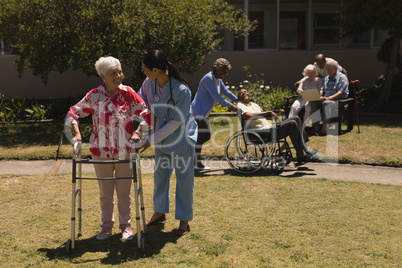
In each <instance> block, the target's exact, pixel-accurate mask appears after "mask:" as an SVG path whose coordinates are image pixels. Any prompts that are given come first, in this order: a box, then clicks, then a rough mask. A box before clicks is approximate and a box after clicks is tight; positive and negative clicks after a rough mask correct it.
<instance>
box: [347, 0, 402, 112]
mask: <svg viewBox="0 0 402 268" xmlns="http://www.w3.org/2000/svg"><path fill="white" fill-rule="evenodd" d="M401 14H402V1H401V0H350V1H345V6H344V8H343V10H342V17H341V26H342V28H343V29H344V34H345V37H346V36H350V35H353V34H356V33H361V32H365V31H369V30H371V29H380V30H387V31H388V32H389V34H390V36H391V37H392V38H391V40H390V44H391V46H390V47H391V49H390V54H389V58H388V62H387V68H386V70H385V83H384V86H383V87H382V89H381V94H380V98H379V105H380V107H382V108H384V107H386V105H387V104H388V101H389V98H390V95H391V89H392V82H393V78H394V74H395V73H396V71H397V69H398V68H397V57H398V53H399V46H400V42H401V37H402V15H401Z"/></svg>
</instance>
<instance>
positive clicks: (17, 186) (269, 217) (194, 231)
mask: <svg viewBox="0 0 402 268" xmlns="http://www.w3.org/2000/svg"><path fill="white" fill-rule="evenodd" d="M90 175H93V174H90ZM143 181H144V183H143V184H144V198H145V209H146V210H145V211H146V215H147V217H150V215H151V214H152V189H153V180H152V174H147V175H144V176H143ZM171 183H172V185H171V189H172V190H171V191H172V192H171V196H172V202H171V204H170V206H171V213H170V214H168V221H167V222H166V224H165V225H159V226H153V227H151V228H149V229H148V233H147V234H146V236H145V241H146V252H145V253H141V251H140V250H139V249H138V248H137V245H136V238H135V240H134V241H135V242H125V243H124V242H122V241H121V240H120V237H121V234H120V232H119V230H118V228H117V224H116V226H115V227H114V233H113V235H112V237H110V238H109V239H107V240H105V241H96V240H95V237H94V236H95V235H96V234H97V232H98V231H99V229H100V228H99V224H100V214H101V213H100V208H99V201H98V194H99V192H98V188H97V183H96V182H94V181H84V182H83V236H82V237H80V238H78V240H77V241H76V248H75V250H74V251H73V253H72V254H71V255H68V254H67V253H66V251H65V248H64V243H65V242H66V241H67V239H69V238H70V232H71V231H70V230H71V229H70V215H71V178H70V175H38V176H4V175H3V176H0V203H1V204H2V214H1V220H0V228H1V229H0V230H1V231H0V252H1V254H0V263H1V265H0V266H1V267H99V266H100V265H103V266H105V267H112V266H119V267H398V266H399V265H400V264H401V263H402V247H401V239H400V238H401V235H402V232H401V220H402V217H401V216H402V215H401V203H402V195H401V188H400V187H398V186H390V185H379V184H365V183H355V182H340V181H328V180H325V179H299V178H280V177H274V176H268V177H267V176H253V177H243V176H229V175H225V176H205V177H196V181H195V193H194V200H195V204H194V207H195V209H194V220H193V221H192V222H191V223H190V224H191V232H190V233H189V234H188V235H186V236H184V237H182V238H180V239H177V238H176V236H175V233H174V231H175V229H176V228H177V226H178V221H176V220H174V219H173V218H174V201H173V200H174V189H175V187H174V184H175V179H174V177H173V178H172V180H171ZM133 211H134V210H133ZM116 216H117V215H116Z"/></svg>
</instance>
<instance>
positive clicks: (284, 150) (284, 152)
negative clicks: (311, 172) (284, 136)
mask: <svg viewBox="0 0 402 268" xmlns="http://www.w3.org/2000/svg"><path fill="white" fill-rule="evenodd" d="M277 156H280V157H283V159H284V160H285V164H286V165H289V164H290V163H291V162H292V161H293V156H292V151H291V150H290V147H289V144H288V143H287V142H286V141H284V142H282V143H281V145H280V148H278V150H277Z"/></svg>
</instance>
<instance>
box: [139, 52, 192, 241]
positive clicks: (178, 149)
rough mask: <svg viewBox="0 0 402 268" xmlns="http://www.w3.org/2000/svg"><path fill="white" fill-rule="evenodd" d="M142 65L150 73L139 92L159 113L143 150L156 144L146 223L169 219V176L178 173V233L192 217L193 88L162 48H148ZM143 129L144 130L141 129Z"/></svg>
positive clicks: (180, 233) (154, 111) (153, 109)
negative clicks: (151, 208) (151, 205)
mask: <svg viewBox="0 0 402 268" xmlns="http://www.w3.org/2000/svg"><path fill="white" fill-rule="evenodd" d="M142 69H143V71H144V74H145V75H146V76H147V78H146V79H145V81H144V82H143V84H142V86H141V89H140V90H139V92H138V95H140V97H141V98H142V99H143V100H144V101H145V103H146V104H147V105H148V107H150V108H151V110H152V112H153V113H154V115H155V117H156V123H155V124H154V125H155V132H154V134H152V135H150V136H148V137H147V140H146V141H145V144H144V145H142V146H141V147H140V149H142V151H141V152H143V151H144V150H146V149H147V148H148V147H150V146H152V145H154V146H155V169H154V196H153V202H154V211H155V212H154V214H153V215H152V217H151V219H150V220H149V221H148V222H147V223H146V225H147V226H150V225H154V224H157V223H160V222H163V221H165V220H166V219H167V217H166V213H169V202H170V199H169V198H170V189H169V185H170V177H171V175H172V172H173V169H175V174H176V181H177V182H176V213H175V218H176V219H177V220H180V225H179V229H178V230H177V232H176V235H177V236H182V235H184V234H186V233H188V232H189V231H190V225H189V224H188V222H189V221H191V220H192V219H193V191H194V145H195V143H196V141H197V123H196V122H195V120H194V116H193V113H192V111H191V92H190V90H189V88H188V85H187V82H186V81H185V80H184V78H183V77H182V76H181V75H180V73H179V72H178V70H177V68H176V67H175V66H174V65H173V64H172V63H170V62H169V61H168V59H167V57H166V55H165V54H164V53H163V52H162V51H160V50H152V51H150V52H148V53H147V54H146V55H145V57H144V59H143V61H142ZM140 131H141V130H140Z"/></svg>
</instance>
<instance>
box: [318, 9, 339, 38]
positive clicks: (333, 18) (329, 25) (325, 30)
mask: <svg viewBox="0 0 402 268" xmlns="http://www.w3.org/2000/svg"><path fill="white" fill-rule="evenodd" d="M313 33H314V35H313V38H314V44H315V45H337V44H339V14H338V13H316V14H314V29H313Z"/></svg>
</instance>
